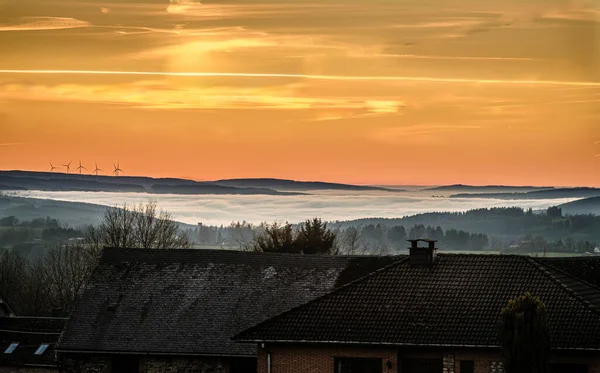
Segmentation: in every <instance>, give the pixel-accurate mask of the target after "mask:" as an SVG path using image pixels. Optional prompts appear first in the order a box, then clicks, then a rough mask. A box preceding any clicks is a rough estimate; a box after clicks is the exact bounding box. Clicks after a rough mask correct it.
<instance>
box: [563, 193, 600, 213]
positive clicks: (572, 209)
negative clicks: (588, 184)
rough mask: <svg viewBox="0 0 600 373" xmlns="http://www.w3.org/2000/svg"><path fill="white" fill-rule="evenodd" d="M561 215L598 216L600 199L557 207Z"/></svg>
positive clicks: (574, 202)
mask: <svg viewBox="0 0 600 373" xmlns="http://www.w3.org/2000/svg"><path fill="white" fill-rule="evenodd" d="M558 207H560V208H561V209H562V211H563V214H569V215H576V214H593V215H599V216H600V197H590V198H584V199H580V200H577V201H573V202H569V203H563V204H562V205H559V206H558Z"/></svg>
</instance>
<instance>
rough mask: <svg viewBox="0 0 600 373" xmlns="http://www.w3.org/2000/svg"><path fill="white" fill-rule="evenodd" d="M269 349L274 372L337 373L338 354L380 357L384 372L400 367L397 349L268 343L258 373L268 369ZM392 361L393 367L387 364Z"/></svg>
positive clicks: (261, 351)
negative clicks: (271, 344)
mask: <svg viewBox="0 0 600 373" xmlns="http://www.w3.org/2000/svg"><path fill="white" fill-rule="evenodd" d="M268 352H270V353H271V373H313V372H319V373H328V372H332V373H333V372H334V358H336V357H367V358H380V359H382V361H383V373H392V372H397V369H398V363H397V350H396V349H394V348H366V347H326V346H319V347H311V346H285V345H273V346H269V345H267V346H266V348H261V347H259V348H258V373H267V372H268V369H267V360H268V357H267V356H268ZM388 361H389V362H390V363H391V368H390V369H388V368H387V367H386V362H388Z"/></svg>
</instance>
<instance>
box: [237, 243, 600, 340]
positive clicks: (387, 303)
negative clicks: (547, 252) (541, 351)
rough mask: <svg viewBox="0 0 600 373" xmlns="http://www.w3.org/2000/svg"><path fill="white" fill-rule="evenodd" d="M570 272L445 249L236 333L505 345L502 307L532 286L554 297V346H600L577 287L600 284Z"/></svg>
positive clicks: (596, 324) (598, 319) (597, 317)
mask: <svg viewBox="0 0 600 373" xmlns="http://www.w3.org/2000/svg"><path fill="white" fill-rule="evenodd" d="M564 275H565V274H564V273H563V272H561V271H558V270H556V269H555V268H553V267H548V268H546V267H544V264H543V263H542V262H540V261H537V260H534V259H532V258H530V257H527V256H516V255H467V254H438V257H437V260H436V262H435V263H434V265H433V267H431V268H413V267H411V266H410V265H409V263H408V260H403V261H401V262H398V263H396V264H392V265H390V266H388V267H386V268H384V269H381V270H379V271H376V272H374V273H372V274H371V275H368V276H366V277H364V278H362V279H359V280H357V281H355V282H353V283H350V284H348V285H347V286H344V287H342V288H340V289H337V290H336V291H333V292H331V293H329V294H327V295H325V296H323V297H320V298H318V299H315V300H313V301H311V302H308V303H307V304H304V305H302V306H299V307H297V308H294V309H292V310H290V311H288V312H285V313H283V314H281V315H279V316H277V317H274V318H272V319H271V320H267V321H265V322H263V323H261V324H258V325H257V326H255V327H252V328H250V329H248V330H246V331H244V332H242V333H240V334H239V335H237V336H236V337H234V338H235V339H236V340H240V341H280V342H284V341H285V342H292V341H296V342H317V343H318V342H329V343H332V342H337V343H366V344H369V343H374V344H382V343H383V344H392V345H416V346H431V345H444V346H481V347H484V346H487V347H497V346H498V340H497V330H498V329H497V327H498V321H499V315H500V311H501V309H502V307H504V306H506V304H507V302H508V301H509V300H510V299H513V298H515V297H517V296H519V295H522V294H524V293H525V292H528V291H529V292H531V293H532V294H533V295H536V296H539V297H540V298H541V300H542V301H543V302H544V303H545V304H546V307H547V312H548V322H549V328H550V332H551V339H552V346H553V348H557V349H600V313H599V312H598V310H597V309H595V308H594V307H592V306H591V305H590V303H589V302H588V301H586V299H584V298H583V297H582V296H580V295H579V294H578V293H577V291H584V292H588V293H587V297H588V298H589V297H590V296H591V295H592V293H594V292H597V291H598V289H597V288H594V287H593V286H590V285H589V284H585V283H579V284H577V283H576V280H575V279H574V278H573V277H571V276H567V277H564ZM565 279H568V281H567V283H566V284H565V283H563V282H561V281H566V280H565Z"/></svg>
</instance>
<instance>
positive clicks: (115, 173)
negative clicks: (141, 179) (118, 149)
mask: <svg viewBox="0 0 600 373" xmlns="http://www.w3.org/2000/svg"><path fill="white" fill-rule="evenodd" d="M113 166H114V167H115V170H114V171H113V174H114V175H115V176H119V172H123V170H121V167H120V166H119V162H117V165H116V166H115V164H114V163H113Z"/></svg>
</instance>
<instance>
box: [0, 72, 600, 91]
mask: <svg viewBox="0 0 600 373" xmlns="http://www.w3.org/2000/svg"><path fill="white" fill-rule="evenodd" d="M0 74H32V75H35V74H44V75H128V76H172V77H195V78H201V77H221V78H297V79H310V80H338V81H340V80H342V81H407V82H433V83H469V84H471V83H473V84H507V85H555V86H563V85H564V86H585V87H600V82H589V81H588V82H586V81H560V80H520V79H514V80H511V79H467V78H438V77H425V76H361V75H355V76H353V75H319V74H280V73H222V72H171V71H117V70H8V69H4V70H0Z"/></svg>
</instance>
